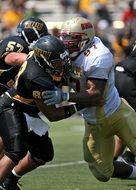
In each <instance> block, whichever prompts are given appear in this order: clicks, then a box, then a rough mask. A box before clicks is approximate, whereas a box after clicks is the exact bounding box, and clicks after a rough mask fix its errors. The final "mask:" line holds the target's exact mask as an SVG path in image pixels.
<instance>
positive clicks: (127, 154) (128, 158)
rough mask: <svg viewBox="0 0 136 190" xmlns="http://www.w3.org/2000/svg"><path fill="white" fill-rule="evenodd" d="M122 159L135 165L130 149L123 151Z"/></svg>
mask: <svg viewBox="0 0 136 190" xmlns="http://www.w3.org/2000/svg"><path fill="white" fill-rule="evenodd" d="M122 161H124V162H126V163H127V164H131V165H135V155H134V154H133V153H132V152H130V151H125V153H124V154H123V155H122Z"/></svg>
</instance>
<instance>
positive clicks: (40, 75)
mask: <svg viewBox="0 0 136 190" xmlns="http://www.w3.org/2000/svg"><path fill="white" fill-rule="evenodd" d="M54 87H55V82H54V81H53V79H52V77H51V75H50V74H49V73H47V72H46V71H44V69H43V68H42V67H40V66H39V65H38V63H37V62H35V59H34V56H33V52H30V53H29V56H28V59H27V60H26V62H25V63H24V64H23V65H22V66H21V68H20V70H19V73H18V75H17V76H16V82H15V88H16V90H17V95H16V96H15V97H14V99H15V100H16V101H17V102H21V104H20V106H21V109H22V110H23V112H27V113H28V114H31V113H32V112H35V110H34V108H35V109H36V106H35V102H34V99H35V98H38V99H41V98H42V93H43V92H44V91H46V90H53V89H54Z"/></svg>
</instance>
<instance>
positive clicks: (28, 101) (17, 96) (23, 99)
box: [13, 94, 33, 105]
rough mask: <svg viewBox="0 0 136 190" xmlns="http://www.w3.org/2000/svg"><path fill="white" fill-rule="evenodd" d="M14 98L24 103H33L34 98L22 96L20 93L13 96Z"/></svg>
mask: <svg viewBox="0 0 136 190" xmlns="http://www.w3.org/2000/svg"><path fill="white" fill-rule="evenodd" d="M13 99H14V100H17V101H19V102H21V103H23V104H27V105H28V104H30V103H32V102H33V99H27V98H23V97H22V96H20V95H18V94H17V95H15V96H14V97H13Z"/></svg>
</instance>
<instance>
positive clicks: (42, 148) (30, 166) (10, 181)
mask: <svg viewBox="0 0 136 190" xmlns="http://www.w3.org/2000/svg"><path fill="white" fill-rule="evenodd" d="M29 145H30V146H29V151H30V153H28V154H27V155H26V156H25V157H24V158H23V159H22V160H21V161H20V162H19V164H18V165H17V166H16V167H15V168H14V169H13V170H12V173H11V174H10V176H9V177H8V178H6V180H5V181H4V183H3V184H2V185H1V187H5V188H6V189H9V188H10V187H12V189H16V188H17V187H18V186H17V182H18V180H19V179H20V178H21V177H22V176H23V175H24V174H26V173H28V172H30V171H32V170H34V169H35V168H37V167H39V166H41V165H43V164H45V163H46V162H49V161H51V160H52V159H53V156H54V151H53V145H52V141H51V139H50V138H49V136H48V132H46V134H45V135H42V136H39V135H37V134H35V133H34V132H33V131H31V132H29ZM1 187H0V188H1Z"/></svg>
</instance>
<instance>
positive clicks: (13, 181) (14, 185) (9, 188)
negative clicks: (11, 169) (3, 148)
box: [0, 174, 21, 190]
mask: <svg viewBox="0 0 136 190" xmlns="http://www.w3.org/2000/svg"><path fill="white" fill-rule="evenodd" d="M18 180H19V178H18V177H16V176H14V175H13V174H11V175H10V176H9V177H7V178H6V179H5V181H4V182H3V183H2V184H1V185H0V190H21V189H20V188H19V186H18Z"/></svg>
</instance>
